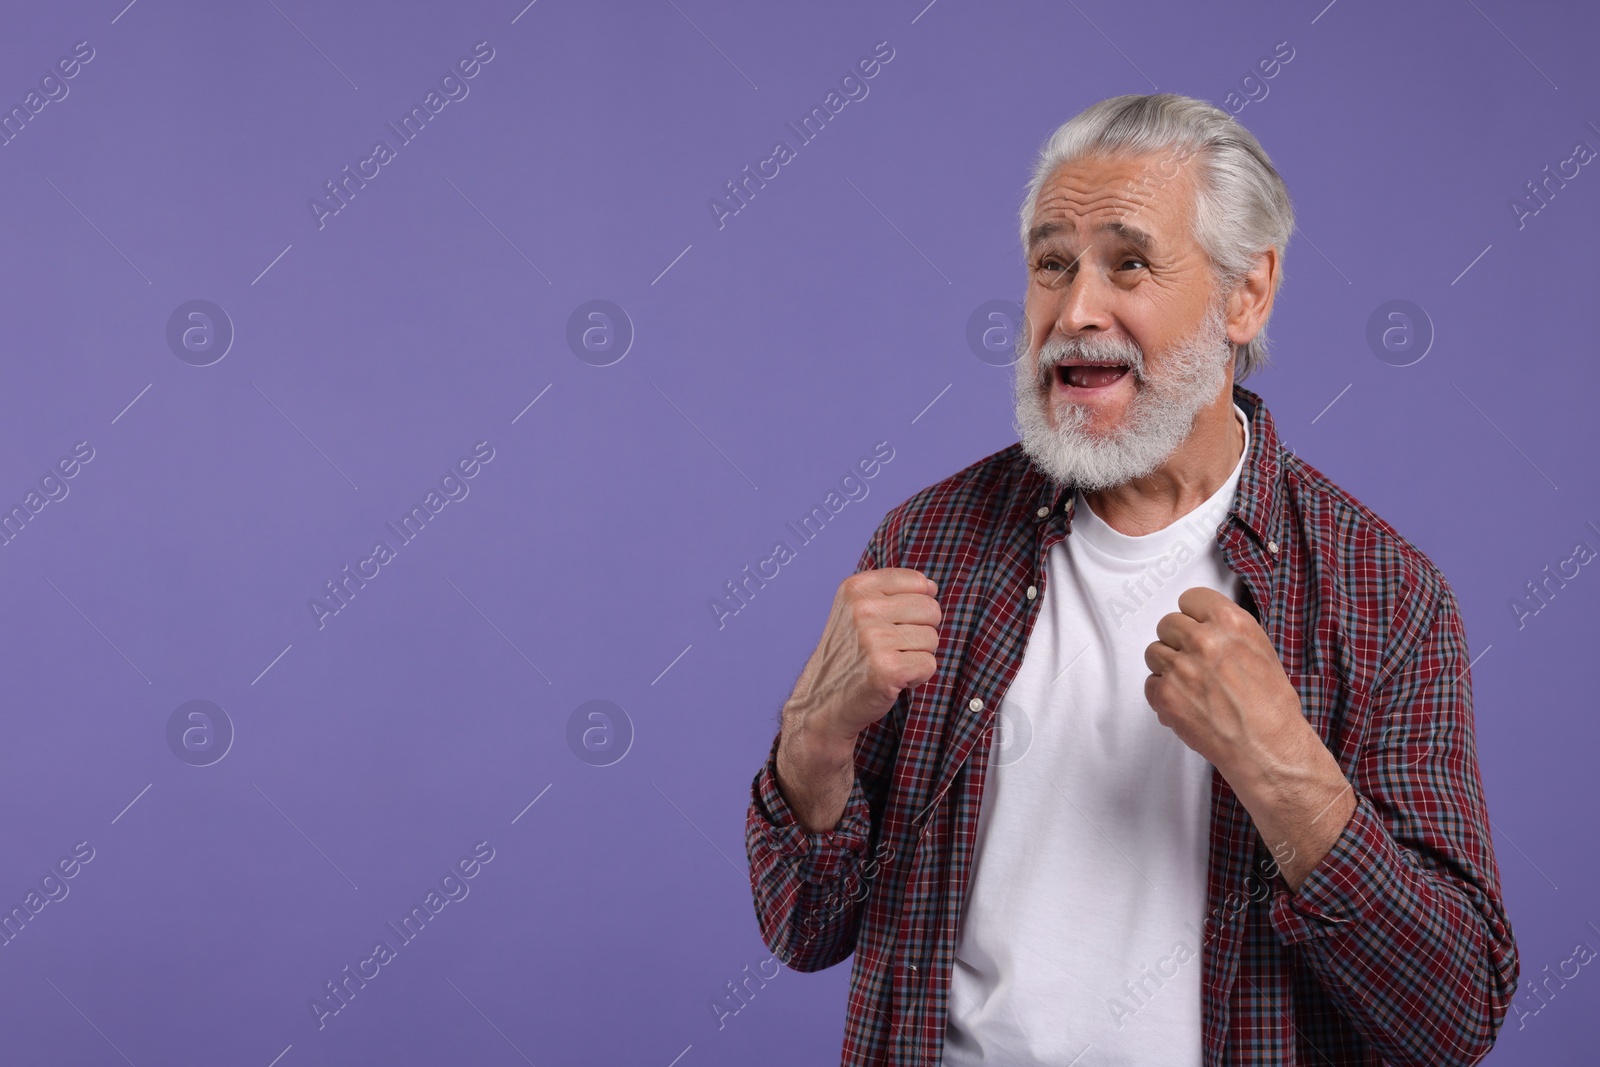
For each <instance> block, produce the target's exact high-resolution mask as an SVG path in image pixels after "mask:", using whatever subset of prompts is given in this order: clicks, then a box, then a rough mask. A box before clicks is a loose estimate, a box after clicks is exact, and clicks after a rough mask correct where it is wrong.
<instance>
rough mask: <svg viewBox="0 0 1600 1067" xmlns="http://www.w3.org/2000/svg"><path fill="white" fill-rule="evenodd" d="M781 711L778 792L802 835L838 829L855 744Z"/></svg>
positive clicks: (852, 773)
mask: <svg viewBox="0 0 1600 1067" xmlns="http://www.w3.org/2000/svg"><path fill="white" fill-rule="evenodd" d="M807 720H808V716H805V715H800V714H793V715H791V714H790V713H789V712H787V711H785V713H784V720H783V728H782V730H781V734H782V736H781V737H780V739H779V741H778V754H777V760H776V764H777V771H778V789H779V791H780V792H781V793H783V799H784V800H785V801H786V802H787V803H788V805H789V807H790V809H791V810H793V812H794V814H795V818H796V819H798V820H799V822H800V825H801V827H802V828H803V829H804V830H805V831H806V833H808V834H819V833H825V832H827V831H829V830H832V829H833V828H834V827H836V826H838V825H839V820H840V819H841V818H842V817H843V816H844V809H845V805H846V804H847V803H848V802H849V800H850V789H851V786H852V785H854V783H855V776H856V765H855V743H854V741H853V740H850V739H845V738H840V737H836V736H834V735H831V734H829V733H827V732H826V731H824V730H822V729H820V728H817V727H816V725H815V724H814V723H808V721H807Z"/></svg>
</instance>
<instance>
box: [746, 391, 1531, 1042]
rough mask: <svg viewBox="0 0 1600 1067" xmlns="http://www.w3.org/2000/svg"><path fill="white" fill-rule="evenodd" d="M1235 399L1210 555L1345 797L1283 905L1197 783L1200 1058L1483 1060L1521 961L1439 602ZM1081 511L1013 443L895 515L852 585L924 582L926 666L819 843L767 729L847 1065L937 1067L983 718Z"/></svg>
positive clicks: (810, 955)
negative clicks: (864, 573) (1203, 850)
mask: <svg viewBox="0 0 1600 1067" xmlns="http://www.w3.org/2000/svg"><path fill="white" fill-rule="evenodd" d="M1234 399H1235V401H1236V402H1237V403H1238V404H1239V406H1240V407H1241V408H1242V409H1243V410H1244V412H1245V414H1246V415H1247V416H1249V418H1250V444H1249V452H1248V455H1247V456H1246V457H1245V463H1244V467H1243V469H1242V471H1241V473H1240V480H1239V485H1238V491H1237V495H1236V497H1235V500H1234V503H1233V507H1232V509H1231V510H1230V512H1229V514H1228V516H1227V518H1226V519H1225V520H1224V522H1223V524H1222V525H1221V526H1220V527H1219V528H1218V532H1217V545H1218V547H1219V548H1220V549H1221V551H1222V554H1223V557H1224V559H1225V560H1226V562H1227V565H1228V567H1229V569H1230V570H1232V571H1233V572H1234V573H1236V574H1238V575H1240V576H1241V577H1242V578H1243V580H1244V584H1245V586H1246V590H1247V592H1248V594H1249V595H1248V598H1247V599H1246V602H1245V604H1244V606H1245V607H1246V608H1247V609H1249V610H1250V612H1251V614H1252V615H1254V616H1255V617H1256V618H1257V620H1258V621H1259V622H1260V623H1261V625H1262V627H1263V629H1264V630H1265V631H1266V632H1267V634H1268V636H1269V637H1270V638H1271V640H1272V644H1273V646H1274V648H1275V649H1276V650H1277V653H1278V658H1279V660H1280V661H1281V662H1282V664H1283V668H1284V671H1285V672H1286V673H1287V674H1288V677H1289V679H1290V681H1291V682H1293V684H1294V686H1295V688H1296V690H1297V691H1298V692H1299V694H1300V700H1301V705H1302V706H1303V708H1304V709H1305V714H1306V717H1307V719H1308V720H1309V721H1310V723H1311V725H1312V726H1313V727H1314V728H1315V729H1316V731H1317V734H1318V735H1319V736H1320V737H1321V738H1322V740H1323V742H1324V743H1325V744H1326V745H1327V746H1328V748H1329V750H1330V751H1331V752H1332V753H1333V754H1334V756H1335V757H1336V758H1337V760H1338V762H1339V766H1340V768H1341V769H1342V770H1343V771H1344V773H1345V776H1346V777H1347V778H1348V779H1349V780H1350V782H1351V783H1352V785H1353V786H1354V789H1355V794H1356V807H1355V812H1354V814H1353V815H1352V816H1351V819H1350V822H1349V823H1348V825H1347V826H1346V827H1345V829H1344V831H1343V832H1342V833H1341V834H1340V836H1339V838H1338V839H1337V840H1336V841H1335V843H1334V845H1333V848H1332V850H1331V851H1330V852H1329V853H1328V854H1327V855H1326V856H1325V857H1323V859H1322V860H1321V861H1320V862H1319V863H1318V865H1317V866H1316V868H1315V869H1314V870H1313V871H1312V872H1311V874H1310V875H1309V876H1308V877H1307V878H1306V879H1305V881H1304V882H1303V883H1302V884H1301V886H1300V888H1299V890H1298V891H1293V890H1291V889H1290V888H1289V886H1288V884H1287V883H1286V882H1285V881H1284V879H1283V876H1282V875H1281V874H1280V873H1278V871H1277V869H1276V868H1275V867H1274V866H1273V865H1272V855H1271V853H1270V852H1269V851H1268V850H1267V848H1266V846H1265V844H1264V843H1263V842H1262V840H1261V836H1260V834H1259V833H1258V832H1257V830H1256V829H1255V825H1254V823H1253V822H1252V820H1251V818H1250V815H1249V813H1248V812H1247V811H1246V810H1245V808H1244V806H1243V805H1242V804H1240V803H1239V800H1238V798H1237V797H1236V796H1235V795H1234V793H1233V791H1232V789H1230V788H1229V786H1228V783H1227V782H1226V781H1225V780H1224V779H1223V778H1222V776H1221V774H1220V773H1218V772H1215V771H1213V774H1212V790H1211V816H1210V865H1209V870H1208V890H1207V906H1208V909H1209V917H1208V918H1207V920H1206V923H1205V930H1204V934H1203V937H1204V944H1203V947H1202V949H1201V957H1202V964H1201V967H1202V971H1201V989H1202V1001H1203V1011H1202V1042H1203V1046H1204V1059H1205V1063H1206V1065H1207V1067H1218V1065H1220V1064H1230V1065H1231V1064H1273V1065H1287V1064H1319V1065H1321V1064H1335V1065H1346V1064H1349V1065H1355V1064H1374V1065H1375V1064H1419V1065H1420V1064H1427V1065H1430V1067H1437V1065H1439V1064H1467V1063H1474V1062H1476V1061H1477V1060H1478V1059H1479V1058H1480V1057H1481V1056H1483V1055H1484V1054H1485V1053H1486V1052H1487V1051H1488V1049H1489V1048H1490V1047H1491V1045H1492V1044H1493V1042H1494V1038H1495V1034H1496V1032H1497V1031H1498V1029H1499V1026H1500V1023H1501V1021H1502V1019H1503V1018H1504V1017H1505V1013H1506V1010H1507V1008H1508V1006H1509V1004H1510V1002H1511V998H1512V994H1513V993H1514V992H1515V989H1516V983H1517V974H1518V963H1517V954H1516V946H1515V943H1514V942H1513V940H1512V934H1511V927H1510V925H1509V923H1508V920H1507V918H1506V914H1505V909H1504V906H1503V904H1502V901H1501V896H1500V879H1499V870H1498V868H1497V866H1496V864H1495V858H1494V852H1493V848H1492V844H1491V842H1490V837H1489V824H1488V815H1487V812H1486V810H1485V807H1484V800H1483V789H1482V783H1481V781H1480V778H1479V773H1478V762H1477V752H1476V745H1475V741H1474V736H1473V723H1472V690H1471V680H1470V674H1469V670H1468V658H1467V643H1466V635H1465V632H1464V629H1463V627H1462V623H1461V616H1460V612H1459V610H1458V606H1457V603H1456V599H1455V594H1454V592H1453V591H1452V590H1451V588H1450V586H1449V585H1448V584H1447V583H1446V582H1445V579H1444V577H1443V575H1442V574H1441V573H1440V572H1439V571H1438V570H1437V569H1436V568H1435V567H1434V565H1433V564H1432V562H1431V561H1430V560H1429V559H1428V558H1427V557H1426V556H1424V555H1423V554H1422V552H1421V551H1420V550H1418V549H1417V548H1416V547H1415V546H1413V545H1412V544H1411V543H1410V542H1408V541H1406V540H1405V539H1404V538H1403V537H1401V536H1400V534H1399V533H1397V532H1396V531H1395V530H1394V529H1393V528H1392V527H1391V526H1389V525H1388V524H1387V523H1386V522H1384V521H1383V520H1382V519H1380V518H1379V517H1378V516H1377V515H1375V514H1373V513H1372V512H1371V511H1370V510H1368V509H1367V508H1366V507H1365V506H1364V505H1362V504H1361V503H1360V502H1358V501H1357V500H1355V499H1354V498H1353V497H1351V496H1350V495H1349V494H1348V493H1346V492H1344V491H1343V490H1341V489H1339V488H1338V487H1337V486H1335V485H1334V484H1333V483H1332V482H1331V481H1329V480H1328V478H1327V477H1326V476H1325V475H1323V474H1322V473H1321V472H1320V471H1318V470H1316V469H1315V468H1314V467H1312V466H1311V465H1310V464H1308V463H1306V462H1305V461H1304V460H1302V459H1299V458H1297V457H1296V456H1294V455H1293V454H1291V453H1289V452H1288V451H1286V450H1285V449H1284V448H1283V447H1282V445H1281V444H1280V442H1279V440H1278V436H1277V433H1276V431H1275V430H1274V428H1273V424H1272V418H1271V416H1270V415H1268V414H1267V409H1266V407H1265V406H1264V405H1263V404H1262V402H1261V398H1260V397H1259V396H1257V395H1256V394H1255V393H1253V392H1251V391H1250V390H1248V389H1245V388H1243V387H1241V386H1238V385H1235V386H1234ZM1072 498H1073V491H1072V488H1071V487H1070V486H1063V485H1061V484H1058V483H1055V482H1053V481H1052V480H1050V479H1049V478H1048V477H1047V476H1046V475H1044V474H1043V472H1041V471H1040V470H1039V469H1038V468H1037V467H1035V466H1034V465H1033V464H1032V463H1031V462H1029V460H1028V459H1027V456H1026V454H1025V453H1024V452H1023V451H1022V447H1021V444H1020V443H1017V444H1013V445H1011V446H1010V447H1008V448H1005V449H1002V450H1001V451H999V452H996V453H994V454H993V455H991V456H988V457H986V458H985V459H982V460H980V461H979V462H977V463H975V464H973V465H972V466H970V467H968V468H967V469H965V470H963V471H961V472H959V473H957V474H955V475H952V476H951V477H949V478H946V479H945V480H944V481H942V482H939V483H938V484H937V485H933V486H930V487H929V488H927V489H924V490H922V491H921V492H919V493H917V494H916V495H915V496H913V497H911V498H910V499H909V500H907V501H905V502H904V503H902V504H900V505H899V506H898V507H896V508H894V509H893V510H892V511H890V512H889V514H888V515H887V516H886V517H885V518H884V520H883V522H882V524H881V525H880V526H879V527H878V530H877V532H876V533H875V534H874V536H873V538H872V540H871V542H870V543H869V544H868V546H867V548H866V551H865V552H864V553H863V554H862V556H861V561H860V564H859V566H858V568H857V569H858V570H860V569H865V568H868V567H913V568H916V569H917V570H920V571H922V572H923V573H925V574H927V575H928V576H929V577H931V578H932V579H933V580H934V581H936V582H937V583H938V584H939V594H938V598H939V603H940V607H941V609H942V611H943V621H942V623H941V625H940V640H939V650H938V653H937V656H938V672H937V673H936V674H934V676H933V677H932V678H930V679H929V680H928V681H927V682H926V683H924V684H922V685H919V686H917V687H915V689H913V690H910V691H908V692H902V693H901V694H900V699H899V700H898V701H896V703H895V704H894V706H893V707H892V708H891V709H890V711H889V712H888V713H887V714H886V715H885V716H884V717H883V718H882V719H880V720H879V721H878V722H877V723H874V724H873V725H872V726H870V727H868V728H867V729H866V730H864V731H863V732H862V733H861V734H860V735H859V737H858V738H857V741H856V747H855V768H856V777H855V782H854V784H853V786H852V788H851V791H850V799H849V801H848V803H847V806H846V808H845V812H844V815H843V817H842V818H841V820H840V821H839V824H838V825H837V826H836V827H835V828H834V829H833V830H831V831H828V832H825V833H817V834H807V833H806V832H805V831H804V829H803V828H802V827H801V826H800V825H799V824H798V822H797V821H796V819H795V816H794V813H793V812H792V810H791V809H790V808H789V806H788V805H787V804H786V803H785V801H784V799H783V795H782V794H781V793H780V792H779V790H778V788H777V779H776V777H775V773H776V772H775V762H774V761H775V758H776V754H777V748H778V740H777V739H776V738H775V739H774V741H773V744H772V749H771V751H770V752H769V754H768V759H767V762H766V765H765V766H764V767H763V768H762V769H761V770H760V771H759V772H758V773H757V774H756V777H755V780H754V781H753V782H752V784H751V803H750V808H749V810H748V812H747V814H746V827H745V845H746V850H747V853H748V856H749V860H750V882H751V889H752V892H753V895H754V899H755V908H756V915H757V918H758V919H759V921H760V926H761V932H762V937H763V940H764V941H765V942H766V944H767V946H768V947H769V948H771V949H772V951H773V952H774V953H775V954H776V956H777V957H778V958H779V959H780V960H782V961H783V962H785V963H786V964H788V965H789V966H790V967H791V968H794V969H795V970H799V971H816V970H821V969H822V968H824V967H830V966H832V965H834V964H836V963H838V962H839V961H841V960H843V959H844V958H845V957H846V956H848V955H850V953H851V952H852V951H853V952H854V953H855V962H854V966H853V970H852V972H851V977H850V995H849V1010H848V1016H847V1019H846V1022H845V1034H844V1049H843V1056H842V1060H841V1062H842V1063H843V1064H846V1065H857V1064H860V1065H865V1064H895V1065H910V1064H937V1063H938V1062H939V1060H940V1056H941V1052H942V1049H943V1044H944V1034H945V1025H946V1022H947V1018H948V1012H949V985H950V973H951V968H952V960H953V957H954V954H955V948H956V944H957V935H958V930H959V921H960V918H961V912H962V903H963V900H964V895H965V893H966V890H967V886H968V884H969V879H970V874H971V868H972V855H973V846H974V843H975V839H976V836H977V825H978V805H979V801H980V799H981V798H982V796H983V788H984V778H985V776H986V773H987V770H988V759H987V758H986V757H987V753H988V750H989V748H988V746H989V740H990V737H991V736H992V733H993V731H992V728H991V727H992V716H993V712H994V710H995V709H996V708H997V707H998V706H999V704H1000V701H1001V698H1002V697H1003V696H1004V695H1005V693H1006V690H1007V688H1008V687H1009V686H1010V684H1011V680H1012V678H1013V677H1014V676H1015V674H1016V671H1017V668H1018V667H1019V665H1020V664H1021V662H1022V655H1023V650H1024V648H1025V647H1026V645H1027V641H1028V635H1029V633H1030V632H1031V631H1032V628H1033V624H1034V620H1035V618H1036V617H1037V613H1038V610H1039V605H1040V604H1041V603H1042V602H1043V599H1044V598H1043V597H1042V596H1038V595H1035V596H1034V597H1032V598H1030V597H1028V596H1027V593H1026V591H1027V590H1028V588H1029V587H1030V586H1032V587H1036V590H1042V589H1043V588H1044V584H1045V580H1046V573H1047V572H1046V568H1045V556H1046V553H1048V552H1049V550H1050V547H1051V546H1052V545H1054V544H1056V543H1057V542H1059V541H1061V540H1062V539H1063V538H1065V537H1067V536H1068V535H1069V534H1070V532H1071V528H1072V506H1071V502H1072ZM780 736H781V735H780ZM1128 770H1129V773H1135V772H1136V770H1137V769H1136V768H1128ZM1019 936H1025V935H1019Z"/></svg>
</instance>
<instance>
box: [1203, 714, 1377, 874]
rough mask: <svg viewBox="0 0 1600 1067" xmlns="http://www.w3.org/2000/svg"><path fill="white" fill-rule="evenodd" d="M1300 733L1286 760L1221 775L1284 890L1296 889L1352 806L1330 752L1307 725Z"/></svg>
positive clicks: (1341, 829)
mask: <svg viewBox="0 0 1600 1067" xmlns="http://www.w3.org/2000/svg"><path fill="white" fill-rule="evenodd" d="M1304 737H1305V740H1304V742H1303V743H1302V744H1301V746H1300V750H1299V752H1297V753H1295V754H1293V755H1291V756H1290V757H1289V758H1287V759H1282V760H1278V759H1274V760H1271V761H1267V762H1258V763H1256V764H1255V765H1253V766H1251V767H1250V768H1249V769H1248V770H1242V771H1235V772H1233V774H1232V777H1229V775H1228V774H1227V773H1225V774H1224V775H1223V777H1225V778H1228V784H1229V785H1230V786H1232V787H1233V791H1234V794H1235V795H1236V796H1238V798H1239V802H1240V803H1241V804H1242V805H1244V808H1245V810H1246V811H1248V812H1249V813H1250V818H1251V820H1252V821H1253V822H1254V823H1255V825H1256V829H1257V830H1258V831H1259V832H1260V834H1261V839H1262V841H1264V842H1266V845H1267V848H1268V849H1269V850H1270V851H1271V853H1272V855H1273V857H1274V859H1275V860H1276V861H1277V864H1278V869H1279V871H1280V872H1281V873H1282V875H1283V880H1284V881H1285V882H1287V883H1288V884H1289V888H1290V889H1299V888H1300V883H1301V882H1303V881H1305V879H1306V876H1307V875H1309V874H1310V873H1311V872H1312V871H1313V870H1314V869H1316V866H1317V864H1318V863H1319V862H1321V860H1322V858H1323V857H1324V856H1326V855H1327V854H1328V851H1329V850H1330V849H1331V848H1333V844H1334V842H1335V841H1337V840H1338V839H1339V835H1340V834H1341V833H1343V832H1344V828H1345V825H1346V824H1347V823H1348V822H1349V821H1350V815H1351V813H1352V812H1354V811H1355V807H1356V797H1355V790H1354V789H1353V788H1352V787H1351V785H1350V781H1349V779H1347V778H1346V777H1345V776H1344V772H1343V771H1341V770H1340V769H1339V764H1338V761H1337V760H1335V759H1334V758H1333V753H1331V752H1329V751H1328V749H1327V746H1326V745H1324V744H1323V743H1322V739H1321V738H1319V737H1318V736H1317V735H1316V733H1315V732H1314V731H1313V730H1311V729H1310V728H1309V727H1307V729H1306V731H1305V734H1304Z"/></svg>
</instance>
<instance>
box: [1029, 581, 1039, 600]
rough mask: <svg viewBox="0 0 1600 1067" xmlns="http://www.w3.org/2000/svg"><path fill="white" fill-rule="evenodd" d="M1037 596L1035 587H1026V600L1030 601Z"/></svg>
mask: <svg viewBox="0 0 1600 1067" xmlns="http://www.w3.org/2000/svg"><path fill="white" fill-rule="evenodd" d="M1038 595H1039V590H1038V588H1037V587H1035V586H1031V585H1030V586H1028V599H1029V600H1032V599H1033V598H1034V597H1036V596H1038Z"/></svg>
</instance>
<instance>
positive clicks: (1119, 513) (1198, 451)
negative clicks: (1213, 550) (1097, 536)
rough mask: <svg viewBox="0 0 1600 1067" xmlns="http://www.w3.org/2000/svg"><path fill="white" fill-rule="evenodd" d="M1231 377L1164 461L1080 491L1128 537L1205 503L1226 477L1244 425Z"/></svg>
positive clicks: (1241, 442)
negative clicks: (1129, 476)
mask: <svg viewBox="0 0 1600 1067" xmlns="http://www.w3.org/2000/svg"><path fill="white" fill-rule="evenodd" d="M1233 407H1234V402H1233V381H1232V376H1231V375H1230V376H1229V381H1228V385H1227V388H1226V389H1224V390H1223V391H1222V393H1221V395H1220V396H1219V397H1218V398H1217V399H1216V400H1213V401H1212V402H1211V403H1210V404H1207V405H1206V406H1205V407H1203V408H1201V409H1200V411H1199V413H1198V414H1196V415H1195V420H1194V427H1193V429H1191V430H1190V432H1189V436H1188V437H1187V438H1185V439H1184V442H1183V443H1182V444H1181V445H1179V446H1178V447H1177V449H1176V450H1174V451H1173V453H1172V456H1171V457H1170V458H1169V459H1168V460H1167V462H1166V463H1164V464H1162V465H1161V466H1160V467H1158V468H1157V469H1156V470H1153V471H1151V472H1150V473H1149V474H1147V475H1145V476H1144V477H1142V478H1135V479H1133V480H1132V481H1129V482H1124V483H1123V484H1121V485H1117V486H1113V487H1111V488H1110V489H1102V490H1099V491H1097V492H1093V493H1085V494H1083V496H1084V500H1085V502H1086V503H1088V504H1089V506H1090V507H1091V508H1093V509H1094V513H1095V514H1096V515H1097V516H1099V517H1100V520H1101V521H1102V522H1104V523H1105V524H1106V525H1107V526H1110V527H1111V528H1112V529H1113V530H1116V531H1117V532H1118V533H1122V534H1127V535H1128V536H1130V537H1139V536H1142V535H1144V534H1149V533H1155V532H1156V531H1157V530H1162V529H1165V528H1166V527H1168V526H1170V525H1172V524H1173V523H1174V522H1177V521H1178V520H1179V519H1181V518H1183V517H1184V516H1185V515H1187V514H1188V513H1189V512H1191V511H1193V510H1194V509H1195V508H1197V507H1199V506H1200V505H1201V504H1203V503H1205V502H1206V500H1208V499H1209V498H1210V497H1211V495H1212V494H1213V493H1215V492H1216V491H1217V490H1218V489H1219V488H1221V486H1222V483H1223V482H1225V481H1227V480H1228V476H1229V475H1230V474H1232V473H1233V468H1234V467H1235V466H1237V465H1238V463H1239V456H1240V455H1241V454H1242V453H1243V452H1244V425H1243V424H1242V423H1240V421H1239V416H1238V415H1237V414H1235V413H1234V410H1233Z"/></svg>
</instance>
